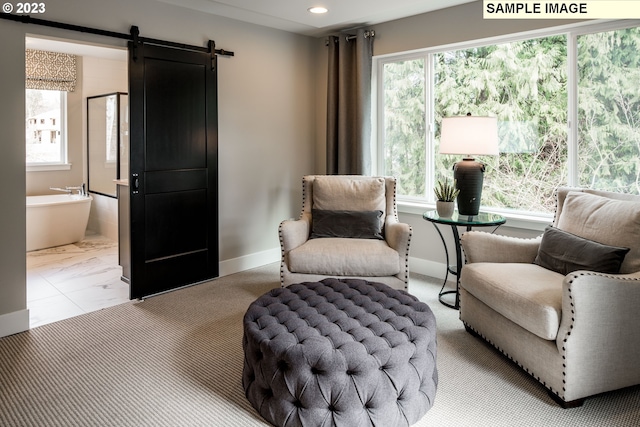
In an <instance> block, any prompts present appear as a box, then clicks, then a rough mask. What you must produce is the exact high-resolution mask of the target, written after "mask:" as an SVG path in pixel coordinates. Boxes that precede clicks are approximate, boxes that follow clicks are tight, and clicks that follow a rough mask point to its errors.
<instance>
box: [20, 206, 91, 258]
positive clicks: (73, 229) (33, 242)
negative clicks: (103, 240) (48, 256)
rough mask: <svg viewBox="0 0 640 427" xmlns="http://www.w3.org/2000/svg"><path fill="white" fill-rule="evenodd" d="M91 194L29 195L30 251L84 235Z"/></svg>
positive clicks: (28, 236)
mask: <svg viewBox="0 0 640 427" xmlns="http://www.w3.org/2000/svg"><path fill="white" fill-rule="evenodd" d="M91 200H93V198H92V197H91V196H80V195H75V194H73V195H72V194H54V195H49V196H27V252H28V251H35V250H37V249H44V248H51V247H53V246H61V245H67V244H69V243H73V242H77V241H80V240H82V239H84V233H85V231H86V229H87V223H88V222H89V210H90V209H91Z"/></svg>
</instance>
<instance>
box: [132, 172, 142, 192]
mask: <svg viewBox="0 0 640 427" xmlns="http://www.w3.org/2000/svg"><path fill="white" fill-rule="evenodd" d="M139 191H140V177H139V176H138V174H137V173H134V174H132V175H131V192H132V193H133V194H138V192H139Z"/></svg>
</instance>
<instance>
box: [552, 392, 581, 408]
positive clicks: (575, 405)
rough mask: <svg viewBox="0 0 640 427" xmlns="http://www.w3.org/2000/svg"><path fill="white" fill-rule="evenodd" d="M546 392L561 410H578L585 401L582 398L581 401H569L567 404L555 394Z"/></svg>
mask: <svg viewBox="0 0 640 427" xmlns="http://www.w3.org/2000/svg"><path fill="white" fill-rule="evenodd" d="M547 392H548V393H549V397H551V398H552V399H553V401H554V402H556V403H557V404H558V405H560V406H561V407H562V408H563V409H571V408H579V407H580V406H582V405H583V404H584V401H585V399H584V398H582V399H576V400H570V401H568V402H567V401H566V400H563V399H562V398H561V397H560V396H558V395H557V394H555V393H553V392H551V391H547Z"/></svg>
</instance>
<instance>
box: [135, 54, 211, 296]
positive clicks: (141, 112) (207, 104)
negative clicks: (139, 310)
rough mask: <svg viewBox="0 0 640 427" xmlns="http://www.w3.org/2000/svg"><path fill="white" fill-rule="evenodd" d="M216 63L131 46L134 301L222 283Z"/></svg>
mask: <svg viewBox="0 0 640 427" xmlns="http://www.w3.org/2000/svg"><path fill="white" fill-rule="evenodd" d="M213 65H214V61H213V60H212V55H211V54H207V53H204V52H194V51H188V50H182V49H175V48H169V47H160V46H154V45H147V44H142V43H130V44H129V102H130V129H131V131H130V150H131V152H130V177H129V192H130V194H129V196H130V225H131V230H130V234H131V240H130V243H131V260H130V261H131V277H130V285H131V294H130V296H131V299H134V298H142V297H145V296H149V295H153V294H157V293H160V292H164V291H168V290H171V289H175V288H178V287H182V286H185V285H189V284H193V283H196V282H200V281H203V280H207V279H211V278H214V277H217V276H218V274H219V271H218V195H217V184H218V181H217V174H218V171H217V151H218V122H217V115H218V111H217V76H216V70H215V68H214V67H213Z"/></svg>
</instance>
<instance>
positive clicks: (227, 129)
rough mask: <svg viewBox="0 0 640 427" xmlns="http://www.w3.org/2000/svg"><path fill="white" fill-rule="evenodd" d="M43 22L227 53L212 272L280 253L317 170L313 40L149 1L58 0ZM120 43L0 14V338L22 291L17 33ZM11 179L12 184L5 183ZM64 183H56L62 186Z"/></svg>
mask: <svg viewBox="0 0 640 427" xmlns="http://www.w3.org/2000/svg"><path fill="white" fill-rule="evenodd" d="M43 18H46V19H47V20H52V21H59V22H64V23H69V24H75V25H82V26H88V27H95V28H100V29H105V30H111V31H116V32H120V33H128V32H129V29H130V26H131V25H137V26H138V27H139V28H140V31H141V36H143V37H150V38H157V39H165V40H171V41H175V42H181V43H186V44H192V45H199V46H206V42H207V40H209V39H212V40H215V42H216V45H217V47H219V48H224V49H227V50H232V51H234V52H235V54H236V56H235V57H229V58H225V57H222V58H220V60H219V62H218V63H219V73H218V87H219V96H218V102H219V123H220V127H219V141H220V151H219V154H220V158H219V162H220V167H219V171H220V191H219V199H220V230H221V233H220V240H221V241H220V258H221V273H222V274H228V273H230V272H233V271H237V270H239V269H243V268H251V267H253V266H256V265H260V264H264V263H267V262H273V261H275V260H277V259H278V258H279V242H278V236H277V229H278V223H279V222H280V221H281V220H282V219H284V218H289V217H292V216H297V214H298V211H299V209H300V204H301V194H300V183H301V177H302V175H304V174H308V173H316V169H315V156H314V151H315V148H316V143H315V134H314V129H315V120H316V116H315V109H316V103H315V82H316V75H315V72H316V71H315V69H316V66H315V65H316V64H315V63H316V55H315V47H314V43H315V40H314V39H312V38H310V37H305V36H300V35H295V34H291V33H287V32H283V31H278V30H272V29H268V28H265V27H260V26H256V25H252V24H245V23H242V22H239V21H235V20H231V19H227V18H222V17H212V16H207V15H205V14H202V13H197V12H192V11H189V10H187V9H182V8H179V7H175V6H172V5H168V4H165V3H162V2H157V1H152V0H137V1H136V2H130V1H129V0H112V1H110V2H103V1H98V0H83V1H78V0H75V1H71V0H57V1H56V2H55V5H48V7H47V13H46V16H44V17H43ZM26 33H29V34H32V35H48V36H55V37H59V38H63V39H71V40H80V41H85V42H94V43H98V44H102V45H111V46H125V42H124V41H122V40H118V39H110V38H105V37H99V36H93V35H89V34H85V33H76V32H69V31H64V30H57V29H50V28H46V27H40V26H35V25H24V24H20V23H13V22H9V21H5V20H0V40H1V42H0V55H2V58H3V60H2V65H1V67H2V79H0V93H2V94H3V96H2V101H3V102H1V103H0V128H1V129H2V133H0V135H1V136H0V138H1V143H2V147H3V155H2V156H0V174H1V175H0V176H1V177H2V182H3V183H5V185H3V189H2V197H3V203H2V208H0V209H2V210H1V213H2V218H3V221H2V224H1V225H0V231H1V232H2V236H3V238H2V239H1V240H0V336H4V335H8V334H10V333H15V332H18V331H20V330H24V329H26V328H27V323H26V322H28V312H27V311H26V289H25V276H26V272H25V269H26V264H25V249H26V246H25V200H24V197H25V194H26V184H25V167H24V159H25V148H24V48H25V46H24V38H25V34H26ZM6 183H11V185H6ZM63 184H64V183H62V185H63Z"/></svg>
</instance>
